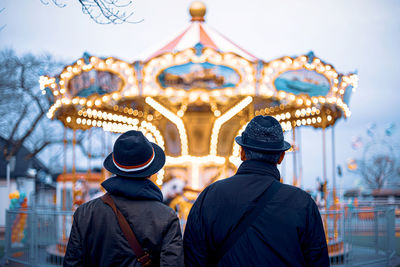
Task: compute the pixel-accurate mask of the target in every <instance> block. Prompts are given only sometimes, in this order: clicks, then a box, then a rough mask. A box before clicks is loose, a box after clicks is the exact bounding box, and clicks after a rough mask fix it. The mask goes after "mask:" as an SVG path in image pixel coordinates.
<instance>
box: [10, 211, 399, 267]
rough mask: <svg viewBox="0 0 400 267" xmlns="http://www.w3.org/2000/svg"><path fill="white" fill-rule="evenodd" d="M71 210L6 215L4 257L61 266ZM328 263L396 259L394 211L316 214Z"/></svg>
mask: <svg viewBox="0 0 400 267" xmlns="http://www.w3.org/2000/svg"><path fill="white" fill-rule="evenodd" d="M72 215H73V212H72V211H62V210H57V209H46V210H45V209H43V210H42V209H37V210H34V211H33V210H25V211H21V210H8V211H6V236H5V238H6V240H5V257H4V259H3V260H5V261H7V262H17V263H21V264H25V265H27V266H61V265H62V260H63V255H64V253H65V249H66V242H67V239H68V236H69V232H70V229H71V225H72ZM321 216H322V221H323V223H324V227H325V231H326V236H327V241H328V248H329V254H330V259H331V264H332V265H334V266H389V262H390V260H391V258H392V257H393V255H394V254H395V246H394V241H395V210H394V207H375V208H369V209H357V210H351V209H347V210H343V209H342V210H338V211H321Z"/></svg>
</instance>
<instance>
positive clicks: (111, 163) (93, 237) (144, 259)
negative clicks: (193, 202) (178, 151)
mask: <svg viewBox="0 0 400 267" xmlns="http://www.w3.org/2000/svg"><path fill="white" fill-rule="evenodd" d="M164 164H165V154H164V151H163V150H162V149H161V148H160V147H159V146H158V145H157V144H155V143H152V142H150V141H149V140H147V138H146V137H145V136H144V135H143V134H142V132H140V131H128V132H126V133H124V134H122V135H121V136H120V137H118V139H117V140H116V142H115V144H114V147H113V152H112V153H110V155H108V156H107V158H106V159H105V160H104V164H103V165H104V167H105V168H106V169H107V170H108V171H109V172H111V173H112V174H114V176H112V177H110V178H108V179H107V180H105V181H104V182H103V183H102V184H101V185H102V186H103V188H104V189H105V190H106V191H107V193H106V194H105V195H104V196H102V197H101V198H97V199H94V200H91V201H89V202H87V203H85V204H83V205H81V206H80V207H78V209H77V210H76V212H75V214H74V222H73V225H72V229H71V234H70V237H69V241H68V246H67V251H66V254H65V257H64V266H91V267H94V266H140V265H142V266H184V262H183V245H182V235H181V230H180V225H179V220H178V218H177V216H176V214H175V212H174V211H173V210H172V209H171V208H169V207H168V206H166V205H165V204H163V202H162V200H163V196H162V193H161V191H160V189H159V188H158V187H157V186H156V185H155V184H154V183H153V182H152V181H150V179H148V178H150V177H151V176H152V175H154V174H156V173H157V172H158V171H159V170H160V169H161V168H162V167H163V166H164Z"/></svg>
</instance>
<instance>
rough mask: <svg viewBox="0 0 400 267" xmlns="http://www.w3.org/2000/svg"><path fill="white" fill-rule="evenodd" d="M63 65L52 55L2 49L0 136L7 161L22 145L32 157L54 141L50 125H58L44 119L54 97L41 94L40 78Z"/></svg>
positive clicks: (0, 64) (0, 54) (0, 60)
mask: <svg viewBox="0 0 400 267" xmlns="http://www.w3.org/2000/svg"><path fill="white" fill-rule="evenodd" d="M60 66H61V65H60V64H59V63H57V62H55V61H54V60H53V59H52V57H51V56H49V55H44V56H34V55H32V54H26V55H23V56H21V57H19V56H17V55H16V54H15V53H14V52H13V51H12V50H5V51H2V52H0V116H1V118H2V120H1V121H0V136H1V137H3V138H4V139H5V144H4V146H3V147H1V151H2V153H3V154H4V158H5V160H6V161H9V160H10V159H11V158H12V157H14V156H15V155H16V154H17V153H18V151H19V150H20V149H21V147H22V146H26V147H27V148H29V149H30V151H31V153H30V154H29V156H28V157H33V156H35V155H37V154H38V153H39V152H40V151H42V150H43V149H44V148H45V147H46V146H47V145H48V144H50V143H51V138H52V135H51V132H52V131H51V129H50V128H52V127H55V125H51V124H49V123H48V120H46V122H47V123H45V124H44V123H43V122H44V118H46V116H45V114H46V112H47V110H48V108H49V106H50V104H51V102H52V97H51V95H50V94H48V95H46V96H43V95H42V93H41V90H40V88H39V82H38V80H39V77H40V75H41V74H42V73H46V72H51V71H54V70H55V69H57V68H58V67H60ZM46 119H47V118H46ZM38 135H39V136H40V138H38Z"/></svg>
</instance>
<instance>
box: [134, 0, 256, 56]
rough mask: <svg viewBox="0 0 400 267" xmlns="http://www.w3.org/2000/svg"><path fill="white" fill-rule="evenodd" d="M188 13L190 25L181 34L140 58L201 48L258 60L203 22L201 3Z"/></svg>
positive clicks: (196, 4) (202, 6) (203, 10)
mask: <svg viewBox="0 0 400 267" xmlns="http://www.w3.org/2000/svg"><path fill="white" fill-rule="evenodd" d="M189 12H190V15H191V18H192V19H191V23H190V25H189V26H187V27H186V29H184V30H183V32H181V33H179V34H178V36H176V37H174V38H173V39H172V40H169V41H168V42H166V43H165V44H162V45H159V46H158V48H157V49H155V50H154V49H152V50H150V51H148V52H145V53H144V54H143V55H142V56H141V57H140V58H144V59H146V60H149V59H151V58H153V57H156V56H159V55H161V54H164V53H167V52H172V53H176V52H178V51H182V50H185V49H187V48H193V47H199V46H201V47H208V48H212V49H214V50H216V51H220V52H224V51H229V52H233V53H235V54H237V55H239V56H241V57H243V58H245V59H247V60H250V61H256V60H258V59H257V58H256V57H255V56H253V55H252V54H250V53H249V52H247V51H246V50H244V49H243V48H241V47H240V46H238V45H236V44H235V43H233V42H232V41H230V40H229V39H228V38H226V37H225V36H223V35H222V34H220V33H219V32H217V31H216V30H214V29H213V28H211V27H210V26H209V25H208V24H207V23H206V22H205V20H204V16H205V14H206V7H205V5H204V4H203V3H201V2H194V3H193V4H192V6H191V7H190V10H189Z"/></svg>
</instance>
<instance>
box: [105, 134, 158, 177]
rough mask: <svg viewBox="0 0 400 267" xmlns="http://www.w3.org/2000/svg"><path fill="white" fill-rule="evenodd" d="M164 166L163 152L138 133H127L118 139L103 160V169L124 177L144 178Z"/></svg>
mask: <svg viewBox="0 0 400 267" xmlns="http://www.w3.org/2000/svg"><path fill="white" fill-rule="evenodd" d="M164 164H165V154H164V151H163V150H162V149H161V147H159V146H158V145H156V144H154V143H151V142H150V141H149V140H147V138H146V137H145V136H144V135H143V133H142V132H140V131H128V132H126V133H124V134H122V135H121V136H120V137H118V139H117V141H115V143H114V147H113V152H112V153H111V154H110V155H108V156H107V158H106V159H105V160H104V163H103V165H104V168H106V169H107V170H108V171H109V172H111V173H113V174H117V175H119V176H124V177H134V178H145V177H149V176H151V175H153V174H155V173H157V172H158V171H159V170H160V169H161V168H162V167H163V166H164Z"/></svg>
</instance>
